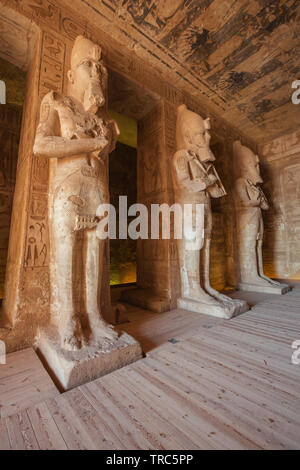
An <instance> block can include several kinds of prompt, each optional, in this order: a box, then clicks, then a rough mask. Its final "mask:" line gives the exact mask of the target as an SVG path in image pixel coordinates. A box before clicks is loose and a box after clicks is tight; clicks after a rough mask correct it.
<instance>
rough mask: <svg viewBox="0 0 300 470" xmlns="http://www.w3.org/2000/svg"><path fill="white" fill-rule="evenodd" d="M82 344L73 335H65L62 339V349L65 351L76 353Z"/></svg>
mask: <svg viewBox="0 0 300 470" xmlns="http://www.w3.org/2000/svg"><path fill="white" fill-rule="evenodd" d="M81 347H82V343H81V339H80V338H77V337H76V336H75V335H74V333H73V334H66V335H64V336H63V338H62V348H63V349H66V350H67V351H78V350H79V349H81Z"/></svg>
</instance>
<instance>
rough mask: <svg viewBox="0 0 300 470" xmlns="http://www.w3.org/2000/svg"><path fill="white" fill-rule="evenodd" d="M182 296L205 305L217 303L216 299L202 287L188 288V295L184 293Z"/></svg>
mask: <svg viewBox="0 0 300 470" xmlns="http://www.w3.org/2000/svg"><path fill="white" fill-rule="evenodd" d="M184 297H186V298H188V299H191V300H195V301H196V302H201V303H204V304H207V305H219V302H218V300H216V299H215V298H214V297H212V296H211V295H209V294H206V292H204V291H203V290H202V289H199V290H198V289H197V290H196V289H193V290H190V292H189V294H188V295H185V296H184Z"/></svg>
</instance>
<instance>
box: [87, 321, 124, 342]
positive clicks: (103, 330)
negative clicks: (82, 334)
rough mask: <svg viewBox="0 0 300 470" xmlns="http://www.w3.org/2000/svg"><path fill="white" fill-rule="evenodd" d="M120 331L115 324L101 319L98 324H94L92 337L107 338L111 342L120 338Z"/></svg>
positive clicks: (96, 338)
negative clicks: (115, 327)
mask: <svg viewBox="0 0 300 470" xmlns="http://www.w3.org/2000/svg"><path fill="white" fill-rule="evenodd" d="M118 336H119V334H118V332H117V331H116V330H115V329H114V327H113V325H109V324H108V323H105V322H102V321H99V322H97V325H93V326H92V338H93V339H94V340H95V341H97V340H99V339H106V340H108V341H110V342H115V341H116V340H117V339H118Z"/></svg>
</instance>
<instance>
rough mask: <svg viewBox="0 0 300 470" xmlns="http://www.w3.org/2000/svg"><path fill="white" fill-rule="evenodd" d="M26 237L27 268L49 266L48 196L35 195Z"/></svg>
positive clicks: (32, 199) (32, 198) (32, 197)
mask: <svg viewBox="0 0 300 470" xmlns="http://www.w3.org/2000/svg"><path fill="white" fill-rule="evenodd" d="M29 209H30V217H29V220H28V230H27V237H26V250H25V266H30V267H45V266H48V264H49V259H48V253H49V249H48V247H49V234H48V221H47V195H45V194H38V193H33V194H32V196H31V205H30V208H29Z"/></svg>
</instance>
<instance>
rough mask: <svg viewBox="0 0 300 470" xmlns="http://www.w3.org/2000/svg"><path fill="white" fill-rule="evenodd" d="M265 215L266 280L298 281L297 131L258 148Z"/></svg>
mask: <svg viewBox="0 0 300 470" xmlns="http://www.w3.org/2000/svg"><path fill="white" fill-rule="evenodd" d="M259 150H260V155H261V162H262V175H263V178H264V181H265V183H264V189H265V191H266V194H267V196H268V197H269V200H270V202H271V208H270V210H269V211H268V213H266V214H265V242H264V248H263V255H264V265H265V272H266V274H267V276H271V277H277V278H286V279H297V280H300V243H299V239H300V131H296V132H294V133H291V134H287V135H283V136H282V137H278V138H277V139H274V140H273V141H271V142H268V143H265V144H263V145H261V146H260V149H259Z"/></svg>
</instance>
